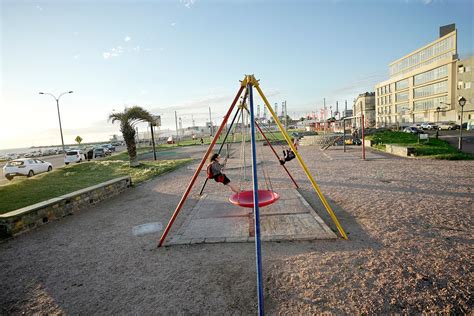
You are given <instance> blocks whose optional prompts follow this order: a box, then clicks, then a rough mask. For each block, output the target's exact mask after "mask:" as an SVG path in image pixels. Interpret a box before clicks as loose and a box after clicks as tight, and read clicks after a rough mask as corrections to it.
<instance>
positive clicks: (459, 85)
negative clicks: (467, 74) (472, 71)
mask: <svg viewBox="0 0 474 316" xmlns="http://www.w3.org/2000/svg"><path fill="white" fill-rule="evenodd" d="M463 87H464V82H462V81H458V90H461V89H462V88H463Z"/></svg>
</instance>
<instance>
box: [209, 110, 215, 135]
mask: <svg viewBox="0 0 474 316" xmlns="http://www.w3.org/2000/svg"><path fill="white" fill-rule="evenodd" d="M209 124H210V132H211V136H212V135H214V127H213V126H212V117H211V107H209Z"/></svg>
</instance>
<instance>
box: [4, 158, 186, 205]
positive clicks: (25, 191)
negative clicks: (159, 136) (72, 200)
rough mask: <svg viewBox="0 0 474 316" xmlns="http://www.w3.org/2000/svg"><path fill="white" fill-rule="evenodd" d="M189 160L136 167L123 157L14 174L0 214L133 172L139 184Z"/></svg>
mask: <svg viewBox="0 0 474 316" xmlns="http://www.w3.org/2000/svg"><path fill="white" fill-rule="evenodd" d="M190 161H192V159H177V160H162V161H156V162H155V161H145V162H142V163H141V164H140V166H139V167H136V168H130V167H129V165H128V162H124V161H121V160H114V161H94V162H85V163H80V164H74V165H69V166H66V167H64V168H60V169H57V170H53V171H52V172H48V173H43V174H40V175H37V176H34V177H33V178H23V177H21V178H15V179H14V180H13V181H12V182H11V183H10V184H7V185H4V186H0V214H2V213H6V212H9V211H12V210H16V209H19V208H22V207H25V206H28V205H32V204H35V203H38V202H42V201H46V200H48V199H52V198H54V197H58V196H61V195H64V194H67V193H71V192H74V191H77V190H80V189H84V188H86V187H89V186H93V185H96V184H99V183H102V182H105V181H108V180H112V179H115V178H118V177H121V176H126V175H130V176H131V177H132V182H133V183H134V184H138V183H141V182H144V181H146V180H149V179H151V178H153V177H156V176H158V175H160V174H163V173H165V172H167V171H171V170H174V169H176V168H179V167H181V166H183V165H184V164H187V163H189V162H190Z"/></svg>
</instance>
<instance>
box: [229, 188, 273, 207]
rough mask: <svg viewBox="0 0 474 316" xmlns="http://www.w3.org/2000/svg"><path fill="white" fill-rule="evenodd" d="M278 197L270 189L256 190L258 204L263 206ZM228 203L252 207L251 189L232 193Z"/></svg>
mask: <svg viewBox="0 0 474 316" xmlns="http://www.w3.org/2000/svg"><path fill="white" fill-rule="evenodd" d="M279 198H280V195H279V194H278V193H276V192H273V191H271V190H258V206H259V207H263V206H267V205H270V204H272V203H275V202H276V201H277V200H278V199H279ZM229 201H230V203H232V204H234V205H237V206H242V207H248V208H253V206H254V205H253V191H241V192H239V193H233V194H232V195H231V196H230V197H229Z"/></svg>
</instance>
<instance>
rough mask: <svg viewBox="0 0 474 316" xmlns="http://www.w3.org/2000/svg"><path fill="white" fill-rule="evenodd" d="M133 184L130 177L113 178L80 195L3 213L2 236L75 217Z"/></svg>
mask: <svg viewBox="0 0 474 316" xmlns="http://www.w3.org/2000/svg"><path fill="white" fill-rule="evenodd" d="M131 185H132V180H131V178H130V176H126V177H121V178H117V179H113V180H110V181H107V182H103V183H100V184H97V185H94V186H91V187H88V188H85V189H82V190H79V191H76V192H72V193H69V194H66V195H62V196H60V197H57V198H53V199H50V200H47V201H44V202H40V203H36V204H33V205H30V206H27V207H24V208H21V209H18V210H16V211H11V212H8V213H5V214H0V237H2V238H4V237H9V236H14V235H17V234H19V233H22V232H25V231H27V230H30V229H33V228H36V227H38V226H41V225H44V224H46V223H48V222H50V221H52V220H56V219H60V218H62V217H64V216H67V215H71V214H74V212H76V211H78V210H80V209H82V208H86V207H87V206H90V205H93V204H95V203H97V202H99V201H102V200H104V199H106V198H109V197H112V196H115V195H118V194H119V193H120V192H122V191H124V190H125V189H127V188H129V187H130V186H131Z"/></svg>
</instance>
